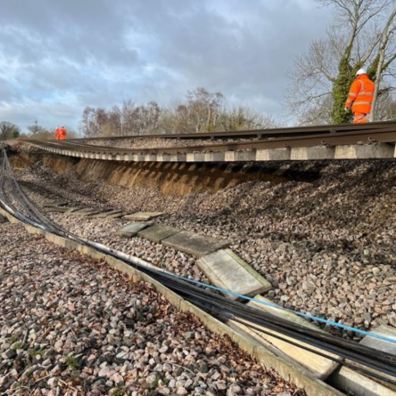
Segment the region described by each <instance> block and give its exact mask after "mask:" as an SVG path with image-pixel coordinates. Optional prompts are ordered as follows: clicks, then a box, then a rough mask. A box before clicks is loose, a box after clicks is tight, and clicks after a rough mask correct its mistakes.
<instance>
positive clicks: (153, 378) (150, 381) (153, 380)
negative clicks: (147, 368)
mask: <svg viewBox="0 0 396 396" xmlns="http://www.w3.org/2000/svg"><path fill="white" fill-rule="evenodd" d="M157 383H158V377H157V374H155V373H153V374H150V375H148V376H147V377H146V384H147V386H148V387H149V388H150V389H154V388H155V387H156V386H157Z"/></svg>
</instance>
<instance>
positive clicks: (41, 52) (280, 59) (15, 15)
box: [0, 0, 331, 126]
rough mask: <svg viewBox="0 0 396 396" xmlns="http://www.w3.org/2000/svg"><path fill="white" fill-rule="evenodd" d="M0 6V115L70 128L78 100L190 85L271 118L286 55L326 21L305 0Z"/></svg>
mask: <svg viewBox="0 0 396 396" xmlns="http://www.w3.org/2000/svg"><path fill="white" fill-rule="evenodd" d="M0 8H1V12H0V89H1V97H0V120H1V119H6V117H9V118H10V117H11V118H12V120H14V121H18V120H20V121H19V122H20V123H22V124H24V125H22V126H25V125H26V123H27V122H28V123H31V122H32V121H33V120H34V119H35V118H39V121H40V122H41V123H42V124H44V125H46V124H47V125H48V126H53V125H54V124H55V125H56V123H57V117H59V118H62V117H64V118H67V119H68V120H69V122H70V124H72V125H74V126H77V124H78V120H79V118H80V116H81V112H82V109H83V107H84V106H86V105H92V106H112V105H113V104H118V103H121V102H122V100H123V99H127V98H131V99H132V100H134V101H136V102H142V101H148V100H157V101H159V102H160V103H164V104H167V103H172V102H173V101H175V100H177V99H178V98H180V97H181V96H182V95H184V93H185V92H186V91H187V90H188V89H194V88H195V87H197V86H205V87H207V88H208V89H210V90H213V91H222V92H223V93H224V94H225V95H226V96H227V97H230V102H231V103H232V104H239V103H241V104H244V105H246V106H249V107H252V108H254V109H256V110H258V111H266V112H269V113H272V115H273V116H275V117H278V118H281V117H282V112H283V108H282V98H283V94H284V93H285V91H286V90H287V89H288V88H287V87H288V73H289V71H290V70H291V68H292V66H293V59H294V57H295V56H296V55H298V54H300V53H301V52H303V51H304V50H305V49H306V48H307V47H308V45H309V42H310V41H311V40H312V39H314V38H317V37H318V36H319V35H320V34H323V32H324V31H325V27H326V25H327V23H328V22H329V19H330V17H331V15H330V14H329V11H328V10H320V9H318V8H316V6H315V2H314V0H283V1H279V0H273V1H269V0H263V1H260V0H249V2H241V1H239V0H227V1H226V0H217V1H214V0H206V1H195V0H184V1H180V0H140V1H139V0H135V1H132V2H130V1H121V0H115V1H108V0H79V1H76V0H69V1H68V0H64V1H50V0H35V1H24V0H13V1H7V0H0ZM5 60H6V61H5ZM11 63H12V64H13V66H12V67H11V66H10V65H11ZM12 109H14V111H13V110H12ZM29 120H31V121H29ZM58 121H60V122H66V121H64V120H58Z"/></svg>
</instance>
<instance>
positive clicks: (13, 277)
mask: <svg viewBox="0 0 396 396" xmlns="http://www.w3.org/2000/svg"><path fill="white" fill-rule="evenodd" d="M0 274H1V284H2V287H1V289H0V300H1V301H2V303H1V305H0V329H1V330H0V354H1V365H0V391H1V392H3V393H2V394H10V395H11V394H20V395H59V394H65V395H77V394H87V395H103V394H109V395H123V394H128V395H154V394H163V395H170V394H176V395H187V394H191V395H239V394H241V395H242V394H243V395H267V394H268V395H276V394H282V395H285V396H286V395H296V394H300V392H298V391H296V389H295V388H294V387H292V386H290V385H289V384H287V383H285V382H284V381H282V380H281V379H279V378H278V377H276V375H275V374H274V373H269V372H265V371H264V370H263V368H261V367H260V366H259V365H257V364H256V363H255V362H254V361H253V360H252V359H251V358H250V357H249V356H247V355H246V354H245V353H244V352H242V351H241V350H240V349H239V348H237V347H236V346H235V345H234V344H233V343H232V342H231V341H230V340H229V339H228V338H225V337H219V336H217V335H215V334H213V333H211V332H210V331H209V330H207V329H206V328H205V327H204V326H203V325H202V324H201V323H200V322H199V321H198V320H197V319H196V318H194V317H193V316H192V315H190V314H185V313H181V312H178V311H176V309H175V308H174V307H173V306H171V305H170V304H169V303H168V301H167V300H166V299H165V298H163V297H162V296H161V295H159V294H158V293H157V292H156V291H155V290H153V289H152V288H151V287H150V286H149V285H148V284H146V283H144V282H138V283H132V282H131V281H130V280H129V279H127V278H126V277H124V276H122V275H121V274H119V273H117V272H116V271H114V270H111V269H110V268H109V267H107V266H106V265H105V264H103V263H101V262H95V261H92V260H90V259H87V258H86V257H83V256H81V255H80V254H78V253H75V252H71V251H68V250H66V249H63V248H59V247H57V246H55V245H54V244H51V243H50V242H48V241H46V240H45V239H44V238H42V237H41V236H37V235H30V234H28V233H26V232H25V230H24V229H23V228H22V226H21V225H16V224H10V223H4V224H0Z"/></svg>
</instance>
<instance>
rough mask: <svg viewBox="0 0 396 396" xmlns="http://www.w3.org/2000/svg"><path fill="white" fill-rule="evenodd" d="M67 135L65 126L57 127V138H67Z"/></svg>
mask: <svg viewBox="0 0 396 396" xmlns="http://www.w3.org/2000/svg"><path fill="white" fill-rule="evenodd" d="M66 136H67V131H66V128H65V127H64V126H61V127H58V128H56V129H55V139H56V140H65V139H66Z"/></svg>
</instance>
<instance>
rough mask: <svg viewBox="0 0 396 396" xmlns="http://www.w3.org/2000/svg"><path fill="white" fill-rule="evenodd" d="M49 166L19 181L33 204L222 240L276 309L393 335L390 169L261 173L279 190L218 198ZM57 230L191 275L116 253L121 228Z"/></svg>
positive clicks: (132, 245) (257, 187)
mask: <svg viewBox="0 0 396 396" xmlns="http://www.w3.org/2000/svg"><path fill="white" fill-rule="evenodd" d="M48 158H49V157H47V159H45V161H46V163H47V164H48V165H47V166H44V167H43V166H42V165H41V164H40V163H37V164H36V163H35V164H34V165H32V166H31V167H26V168H25V169H23V170H21V171H20V172H18V180H19V181H20V183H21V184H22V186H23V187H24V188H25V189H26V190H27V191H28V192H29V193H33V192H36V194H33V198H34V200H35V202H36V201H37V202H39V201H40V200H42V198H40V196H41V195H44V196H45V195H48V194H51V195H52V196H54V197H56V198H57V199H59V200H65V201H67V202H69V203H70V204H71V205H75V206H76V205H77V206H78V205H82V204H84V205H86V206H91V207H96V206H101V207H113V208H117V209H123V210H125V211H127V212H134V211H160V212H164V215H163V216H161V217H160V218H159V219H158V220H157V221H156V222H159V223H161V224H164V225H167V226H172V227H175V228H178V229H182V230H186V231H192V232H196V233H199V234H203V235H208V236H210V237H213V238H219V239H227V240H230V241H231V242H232V245H231V248H232V249H233V250H234V251H235V252H237V253H238V254H239V255H240V256H241V257H242V258H243V259H244V260H246V261H247V262H248V263H249V264H250V265H252V266H253V267H254V268H255V269H256V270H257V271H258V272H260V273H261V274H262V275H264V276H265V277H266V278H267V279H268V280H269V281H270V282H271V284H272V285H273V289H272V290H270V291H269V292H268V297H270V298H271V299H273V300H274V301H276V302H277V303H280V304H282V305H284V306H286V307H288V308H293V309H297V310H304V311H309V312H312V313H313V314H316V315H324V316H326V317H328V318H330V319H333V320H340V321H342V322H345V323H346V324H349V325H354V326H357V327H363V328H373V327H376V326H378V325H380V324H388V325H392V326H396V314H395V309H396V305H395V304H394V296H395V295H396V281H395V280H396V248H395V245H394V239H395V227H394V224H395V221H396V193H395V192H396V190H395V188H396V187H395V185H396V162H395V161H386V160H372V161H328V162H300V163H277V164H273V165H270V164H265V165H262V166H260V167H259V168H258V169H259V171H258V172H257V173H256V174H258V173H259V172H261V173H262V174H263V175H265V176H266V177H267V176H268V175H269V174H270V175H275V176H277V175H279V174H282V178H283V180H282V178H281V182H278V183H271V182H268V181H260V180H254V181H249V180H246V182H244V183H239V184H237V185H234V186H233V185H230V186H226V187H225V188H222V189H218V190H217V191H202V190H201V191H194V190H193V187H192V186H189V190H187V189H186V191H193V192H191V193H189V194H186V195H180V194H179V195H177V194H176V192H173V193H172V190H168V192H167V193H163V192H162V191H165V189H162V191H160V190H161V188H163V184H161V183H158V185H156V184H155V183H154V182H153V180H154V179H153V180H152V181H151V184H150V183H148V182H147V181H146V180H144V179H143V178H142V179H141V180H142V184H139V183H137V181H136V179H135V183H134V184H132V185H131V187H130V188H124V187H119V186H115V185H111V184H110V183H109V182H108V181H107V179H105V178H104V177H103V175H100V174H99V173H92V176H91V177H88V175H89V172H91V169H90V168H89V167H88V166H87V168H86V169H85V170H84V169H82V165H83V164H84V163H85V162H80V161H78V160H77V161H74V160H72V159H71V160H70V162H63V160H61V159H59V160H58V159H56V157H54V159H53V160H49V159H48ZM59 158H61V157H59ZM37 159H38V158H33V159H29V158H24V157H21V158H19V159H17V158H16V157H15V159H14V163H15V165H19V166H20V167H21V166H22V165H23V164H22V161H25V163H26V161H28V162H31V163H32V164H33V160H35V161H37ZM56 161H60V162H59V164H58V166H59V168H55V162H56ZM73 161H74V162H73ZM18 162H19V164H18ZM73 163H75V165H74V166H72V165H71V164H73ZM94 163H95V162H93V164H94ZM105 164H107V165H108V166H109V164H110V163H108V162H103V166H105ZM271 166H272V167H271ZM50 168H51V169H53V170H55V171H57V172H62V174H58V173H55V172H53V171H52V170H51V169H50ZM97 169H99V168H97ZM252 169H253V168H252V167H251V168H250V170H252ZM77 170H78V171H79V172H80V175H81V176H79V174H78V173H77ZM205 177H206V176H205V174H203V176H202V177H201V178H202V179H205ZM278 177H279V176H278ZM84 178H85V180H86V181H81V180H79V179H84ZM158 180H161V179H158ZM145 183H146V184H145ZM174 191H175V190H174ZM179 191H181V190H179ZM56 220H57V221H60V222H61V224H63V225H64V226H65V227H66V228H71V230H72V231H73V232H77V233H82V234H83V235H84V236H85V237H88V238H90V239H94V240H100V241H101V242H102V243H105V244H108V245H111V246H113V247H117V248H128V253H133V254H135V255H138V256H139V257H140V256H141V257H142V258H144V259H147V260H149V261H154V262H164V261H165V260H164V257H167V261H166V262H167V263H168V264H169V266H170V267H167V268H173V267H171V266H175V268H173V269H172V270H173V271H177V272H178V273H181V274H186V271H187V270H188V271H189V272H188V273H187V274H188V275H193V276H196V275H197V274H196V273H194V272H193V273H191V270H190V269H191V268H192V265H193V263H192V262H191V261H190V258H188V259H187V258H186V260H187V261H186V260H184V259H180V256H179V255H177V254H176V253H175V252H170V251H167V252H164V250H163V247H161V246H159V245H157V246H156V247H155V249H154V248H153V246H152V245H150V249H147V245H146V243H145V241H143V240H142V239H140V238H132V239H131V240H128V241H124V242H123V243H122V245H120V244H119V242H118V241H117V238H116V237H115V236H114V233H115V232H116V230H117V229H118V228H119V227H120V226H121V224H113V225H110V224H108V222H104V221H100V220H98V221H94V220H93V219H90V220H87V221H85V222H84V223H81V222H76V220H75V218H73V216H66V217H65V219H64V220H62V219H61V218H56ZM120 246H121V247H120ZM129 249H131V251H129ZM139 252H140V253H139ZM148 252H150V257H148V256H147V255H148ZM187 262H188V264H189V265H186V263H187ZM179 271H180V272H179Z"/></svg>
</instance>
